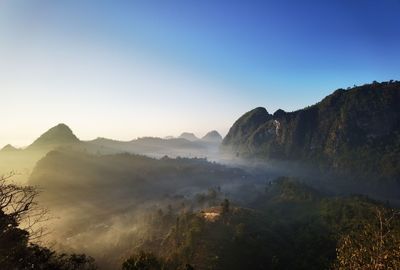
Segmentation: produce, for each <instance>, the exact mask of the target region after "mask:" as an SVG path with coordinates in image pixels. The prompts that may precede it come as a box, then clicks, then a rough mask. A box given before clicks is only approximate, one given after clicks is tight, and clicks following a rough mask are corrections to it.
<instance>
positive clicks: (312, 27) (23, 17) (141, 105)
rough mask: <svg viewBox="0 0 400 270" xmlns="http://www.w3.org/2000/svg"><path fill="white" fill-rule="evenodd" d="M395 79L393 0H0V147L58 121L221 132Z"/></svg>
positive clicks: (398, 60)
mask: <svg viewBox="0 0 400 270" xmlns="http://www.w3.org/2000/svg"><path fill="white" fill-rule="evenodd" d="M390 79H400V1H398V0H380V1H376V0H375V1H370V0H335V1H333V0H332V1H324V0H320V1H317V0H314V1H310V0H304V1H298V0H292V1H288V0H279V1H278V0H277V1H268V0H264V1H220V0H198V1H189V0H181V1H173V0H170V1H165V0H159V1H152V0H142V1H134V0H131V1H128V0H126V1H122V0H113V1H111V0H109V1H103V0H2V1H0V94H1V95H0V98H1V101H2V106H1V107H0V114H1V118H0V125H1V129H2V134H1V135H0V147H1V146H2V145H4V144H6V143H14V144H16V145H24V144H27V143H29V142H30V141H31V140H33V139H34V138H35V137H36V136H38V135H39V134H40V133H42V132H43V131H44V130H46V129H47V128H49V127H50V126H52V125H55V124H57V123H59V122H65V123H66V124H68V125H70V126H71V128H72V129H73V130H74V131H75V133H76V135H77V136H78V137H80V138H82V139H92V138H95V137H97V136H103V137H111V138H115V139H125V140H128V139H132V138H135V137H137V136H145V135H152V136H166V135H178V134H179V133H180V132H181V131H192V132H195V133H196V134H197V135H199V136H201V135H203V134H204V133H205V132H206V131H208V130H211V129H217V130H219V131H220V132H221V133H223V135H224V134H225V133H226V132H227V130H228V129H229V127H230V126H231V124H232V123H233V121H234V120H236V118H238V117H239V116H240V115H241V114H243V113H244V112H246V111H248V110H250V109H252V108H254V107H257V106H264V107H266V108H267V110H268V111H270V112H271V113H272V112H274V111H275V110H276V109H278V108H282V109H284V110H288V111H290V110H296V109H299V108H302V107H304V106H307V105H310V104H313V103H315V102H317V101H319V100H320V99H321V98H323V97H324V96H326V95H327V94H329V93H330V92H332V91H333V90H335V89H337V88H340V87H347V86H352V85H354V84H363V83H368V82H371V81H373V80H377V81H383V80H390Z"/></svg>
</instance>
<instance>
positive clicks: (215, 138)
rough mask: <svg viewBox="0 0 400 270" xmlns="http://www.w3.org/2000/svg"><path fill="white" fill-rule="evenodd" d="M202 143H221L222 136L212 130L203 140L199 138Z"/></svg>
mask: <svg viewBox="0 0 400 270" xmlns="http://www.w3.org/2000/svg"><path fill="white" fill-rule="evenodd" d="M201 139H202V140H203V141H206V142H215V143H220V142H222V136H221V134H219V133H218V131H216V130H212V131H210V132H208V133H207V134H206V135H205V136H204V137H203V138H201Z"/></svg>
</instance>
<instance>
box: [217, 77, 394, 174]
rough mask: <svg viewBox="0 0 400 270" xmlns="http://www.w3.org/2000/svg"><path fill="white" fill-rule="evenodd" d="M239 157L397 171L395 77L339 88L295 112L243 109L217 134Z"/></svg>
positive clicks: (373, 171) (376, 171)
mask: <svg viewBox="0 0 400 270" xmlns="http://www.w3.org/2000/svg"><path fill="white" fill-rule="evenodd" d="M223 145H224V147H225V148H227V149H230V150H232V151H234V152H235V153H237V154H238V155H241V156H243V157H262V158H270V159H280V160H297V161H311V162H316V164H324V165H327V166H330V167H332V168H338V169H350V170H353V169H358V170H360V171H365V170H367V171H370V172H371V173H377V174H381V175H382V174H383V175H386V176H391V177H398V176H399V175H400V82H385V83H373V84H368V85H363V86H360V87H354V88H352V89H349V90H343V89H339V90H336V91H335V92H334V93H333V94H331V95H329V96H327V97H326V98H324V99H323V100H322V101H321V102H319V103H317V104H315V105H313V106H310V107H307V108H305V109H302V110H298V111H295V112H290V113H287V112H284V111H283V110H278V111H276V112H275V113H274V114H273V115H271V114H269V113H268V112H267V111H266V110H265V109H264V108H256V109H254V110H252V111H250V112H247V113H246V114H244V115H243V116H242V117H241V118H239V120H237V121H236V122H235V123H234V125H233V126H232V127H231V129H230V131H229V133H228V135H227V136H226V137H225V138H224V140H223Z"/></svg>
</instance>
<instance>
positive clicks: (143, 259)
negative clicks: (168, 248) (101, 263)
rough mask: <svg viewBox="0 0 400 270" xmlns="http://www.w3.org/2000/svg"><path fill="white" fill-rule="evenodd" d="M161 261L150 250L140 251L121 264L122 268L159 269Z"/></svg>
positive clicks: (130, 269)
mask: <svg viewBox="0 0 400 270" xmlns="http://www.w3.org/2000/svg"><path fill="white" fill-rule="evenodd" d="M161 269H162V263H161V262H160V260H159V259H158V258H157V257H156V256H155V255H154V254H153V253H151V252H144V251H141V252H139V253H138V254H134V255H132V256H131V257H130V258H129V259H127V260H126V261H125V262H124V263H123V264H122V270H161Z"/></svg>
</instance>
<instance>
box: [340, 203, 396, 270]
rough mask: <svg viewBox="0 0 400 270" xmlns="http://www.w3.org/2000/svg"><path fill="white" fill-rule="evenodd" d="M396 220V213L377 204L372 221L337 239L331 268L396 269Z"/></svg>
mask: <svg viewBox="0 0 400 270" xmlns="http://www.w3.org/2000/svg"><path fill="white" fill-rule="evenodd" d="M399 224H400V220H399V214H398V213H396V212H393V211H392V210H388V209H384V208H377V209H376V213H375V219H374V220H373V221H372V222H369V223H367V224H364V225H363V226H362V228H361V230H359V231H357V232H353V233H352V234H348V235H345V236H344V237H343V238H342V239H341V240H340V241H339V246H338V248H337V262H336V264H335V266H334V269H336V270H345V269H346V270H356V269H363V270H381V269H382V270H383V269H400V226H399Z"/></svg>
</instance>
